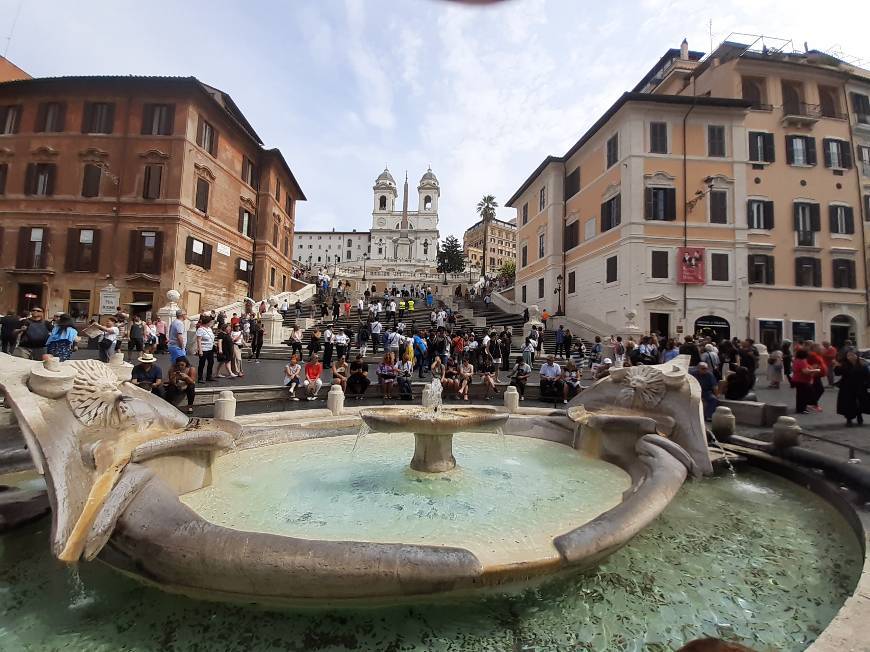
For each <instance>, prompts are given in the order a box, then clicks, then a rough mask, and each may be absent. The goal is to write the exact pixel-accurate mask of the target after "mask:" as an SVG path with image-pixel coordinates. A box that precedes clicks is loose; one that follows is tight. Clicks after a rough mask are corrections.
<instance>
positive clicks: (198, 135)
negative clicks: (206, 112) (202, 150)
mask: <svg viewBox="0 0 870 652" xmlns="http://www.w3.org/2000/svg"><path fill="white" fill-rule="evenodd" d="M202 130H203V126H202V116H199V120H198V121H197V123H196V144H197V145H199V146H200V147H202Z"/></svg>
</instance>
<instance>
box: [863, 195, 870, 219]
mask: <svg viewBox="0 0 870 652" xmlns="http://www.w3.org/2000/svg"><path fill="white" fill-rule="evenodd" d="M864 220H865V221H867V222H870V195H864Z"/></svg>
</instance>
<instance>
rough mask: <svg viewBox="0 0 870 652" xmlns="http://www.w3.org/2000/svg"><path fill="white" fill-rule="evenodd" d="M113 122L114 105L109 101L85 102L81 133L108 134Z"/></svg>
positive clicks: (110, 131)
mask: <svg viewBox="0 0 870 652" xmlns="http://www.w3.org/2000/svg"><path fill="white" fill-rule="evenodd" d="M114 124H115V105H114V104H113V103H111V102H85V106H84V111H82V133H83V134H110V133H112V127H113V126H114Z"/></svg>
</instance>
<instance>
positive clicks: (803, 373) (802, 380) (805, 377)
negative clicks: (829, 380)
mask: <svg viewBox="0 0 870 652" xmlns="http://www.w3.org/2000/svg"><path fill="white" fill-rule="evenodd" d="M821 373H822V370H821V369H819V368H818V367H812V366H810V363H809V360H808V357H807V351H806V349H804V348H799V349H798V350H797V351H795V354H794V364H792V374H791V384H792V386H793V387H794V392H795V412H796V413H797V414H809V409H808V408H809V406H810V405H812V404H813V402H814V401H815V391H814V390H813V381H814V380H815V379H816V377H818V376H820V375H821Z"/></svg>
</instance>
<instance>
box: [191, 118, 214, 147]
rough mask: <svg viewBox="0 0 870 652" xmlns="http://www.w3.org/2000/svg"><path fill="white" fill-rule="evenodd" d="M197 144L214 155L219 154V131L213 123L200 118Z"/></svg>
mask: <svg viewBox="0 0 870 652" xmlns="http://www.w3.org/2000/svg"><path fill="white" fill-rule="evenodd" d="M196 144H197V145H199V146H200V147H202V148H203V149H204V150H205V151H207V152H208V153H209V154H211V155H212V156H217V148H218V132H217V131H215V128H214V127H213V126H212V125H211V123H209V122H206V121H205V120H203V119H202V116H200V118H199V124H198V125H197V129H196Z"/></svg>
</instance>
